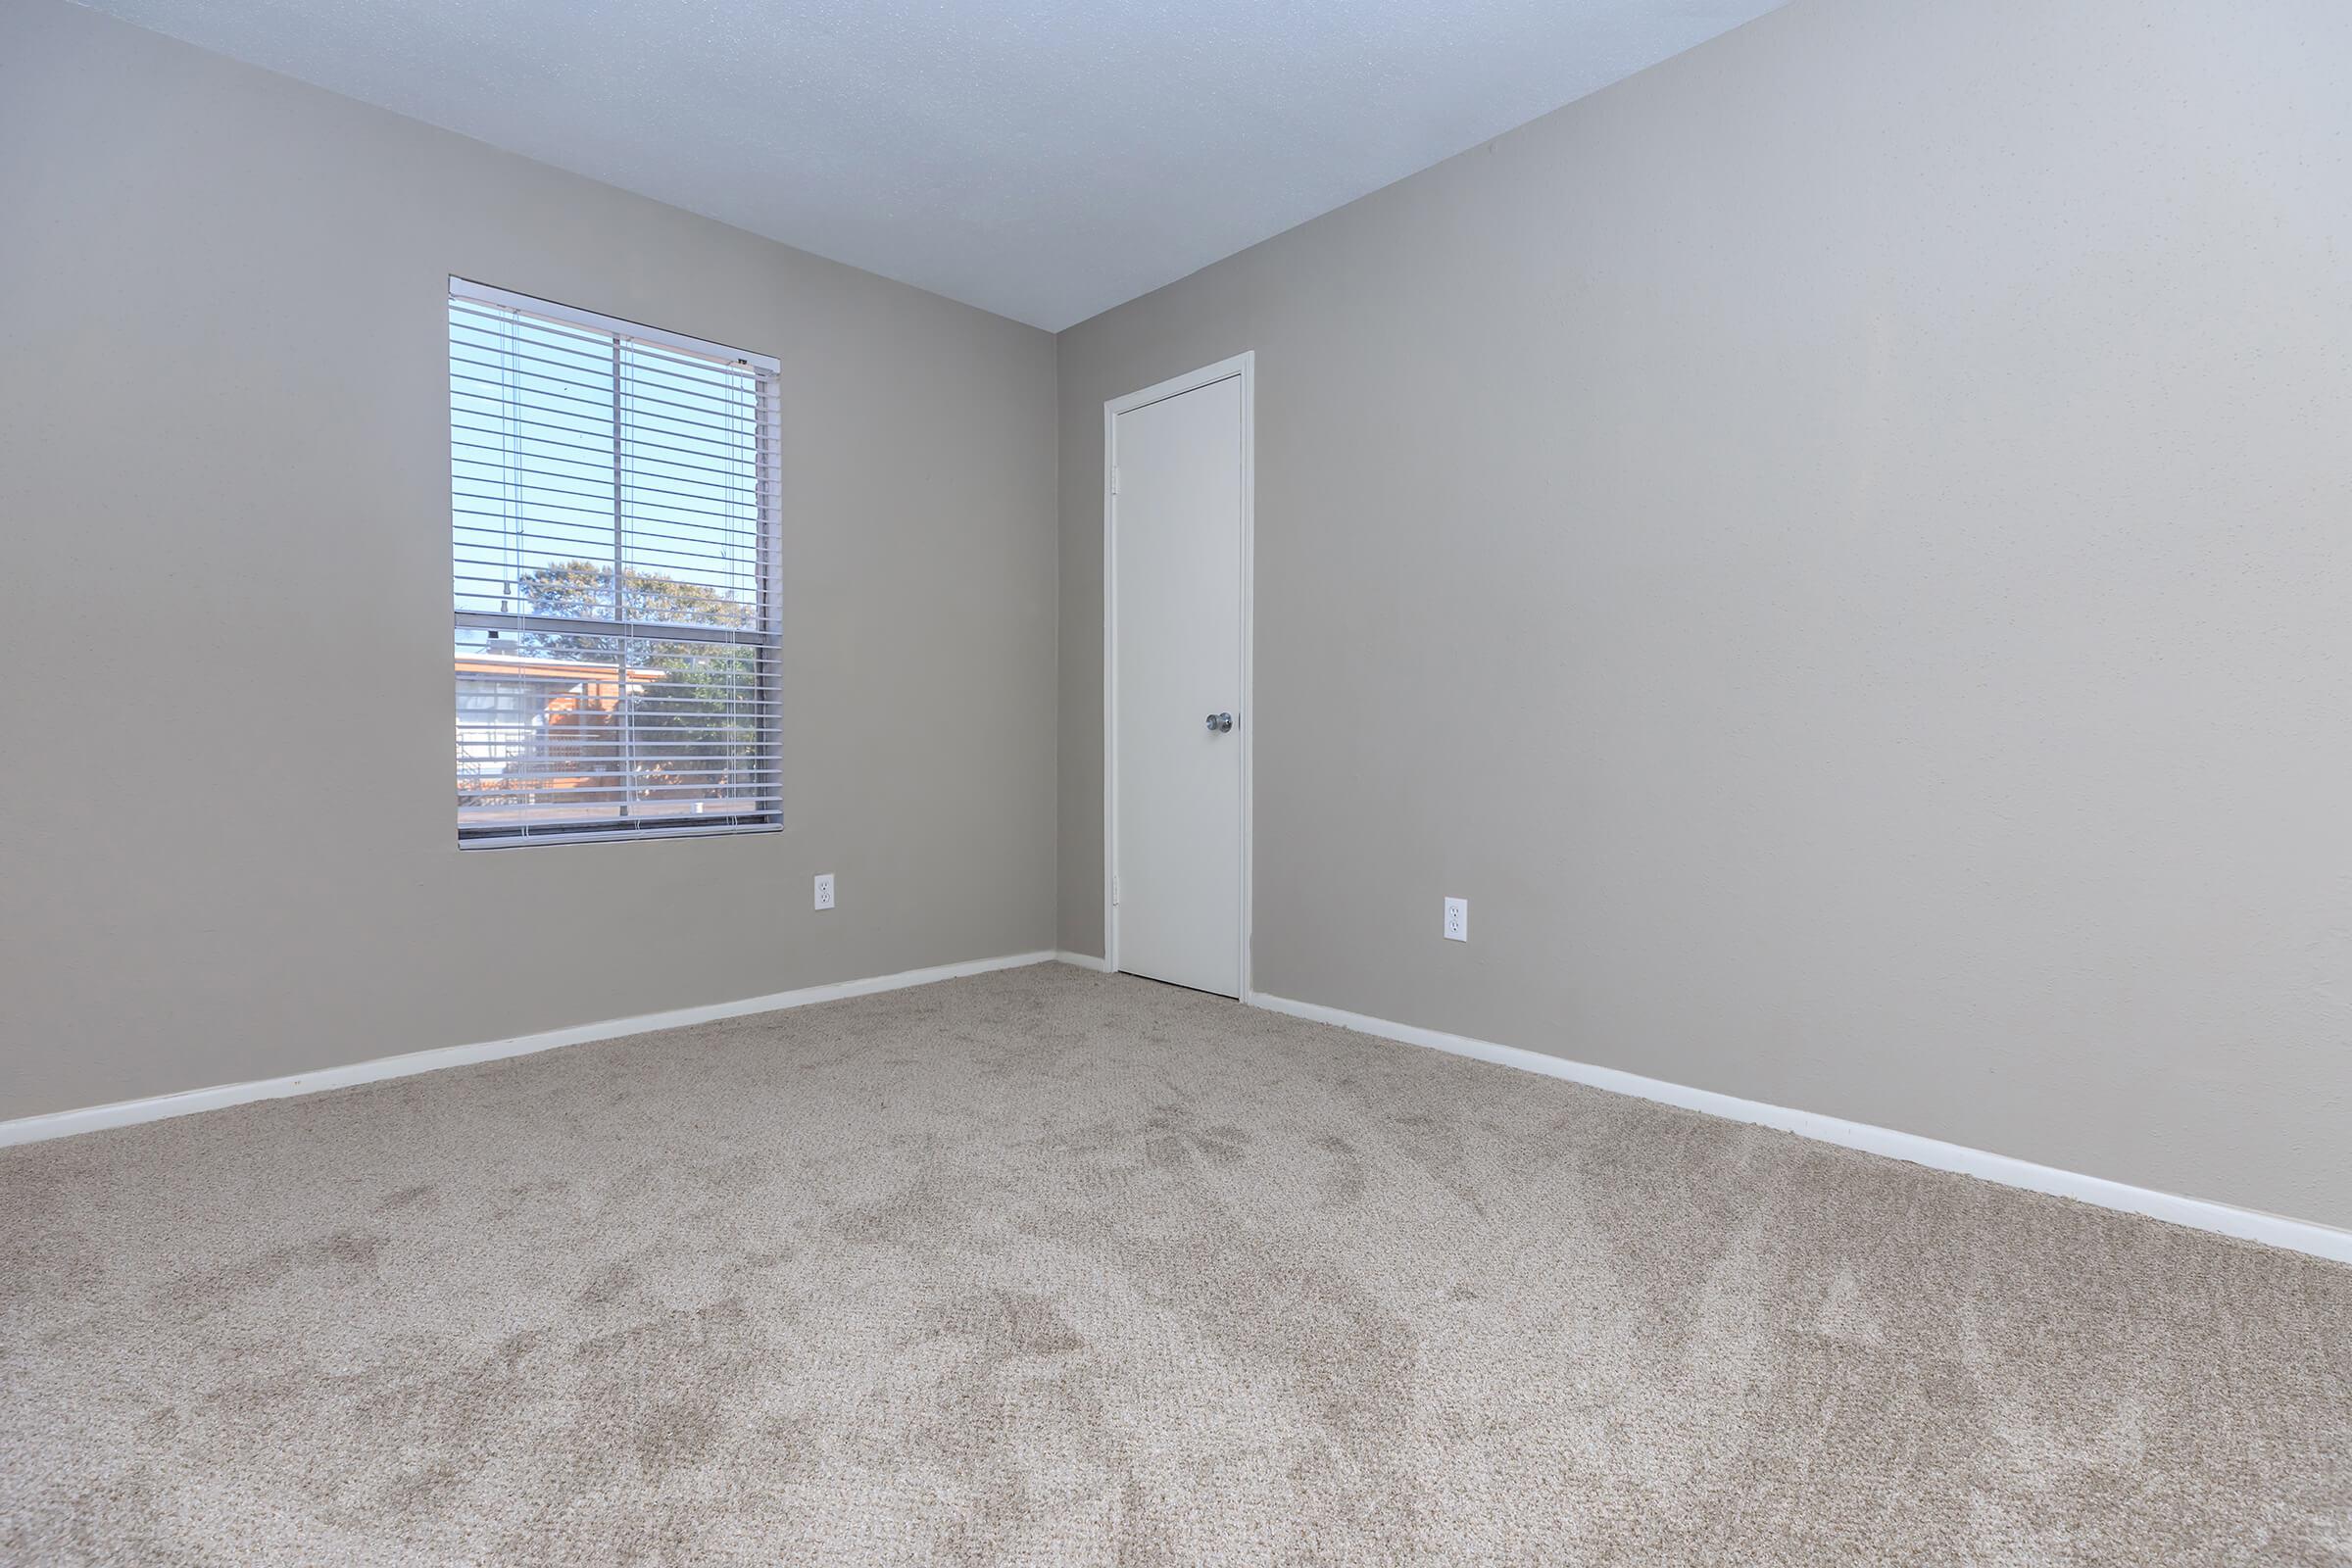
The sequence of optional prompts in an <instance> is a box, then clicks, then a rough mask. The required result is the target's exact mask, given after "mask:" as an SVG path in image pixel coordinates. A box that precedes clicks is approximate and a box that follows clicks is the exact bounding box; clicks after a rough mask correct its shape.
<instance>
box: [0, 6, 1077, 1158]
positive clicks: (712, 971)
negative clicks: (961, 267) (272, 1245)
mask: <svg viewBox="0 0 2352 1568" xmlns="http://www.w3.org/2000/svg"><path fill="white" fill-rule="evenodd" d="M452 272H457V273H460V274H463V275H466V276H470V277H476V278H480V279H482V280H483V281H485V282H490V283H496V284H499V285H502V286H505V287H508V288H514V289H519V290H522V291H524V292H526V293H533V294H538V295H542V296H545V297H549V298H553V299H559V300H564V301H568V302H571V303H574V304H578V305H582V306H586V307H588V308H590V309H594V310H598V311H603V312H607V313H609V314H612V315H615V316H619V317H623V318H628V319H638V320H644V321H649V322H653V323H656V324H658V325H661V326H664V327H669V328H672V329H675V330H678V331H683V332H689V333H693V334H697V335H700V336H704V337H708V338H713V339H716V340H718V341H721V342H726V343H731V344H737V345H740V346H743V347H746V348H752V349H759V350H764V351H767V352H771V353H774V354H776V355H778V356H780V357H781V359H782V360H783V364H784V374H783V416H784V430H785V443H786V465H785V495H784V506H785V518H786V546H785V549H786V557H785V561H786V573H787V577H788V588H787V594H788V603H787V637H788V646H787V659H788V670H789V674H788V684H787V693H786V696H787V702H788V719H787V726H788V727H787V733H786V760H785V786H786V796H787V809H788V814H789V819H790V823H791V826H790V829H789V831H787V832H784V833H781V834H775V835H768V836H763V837H747V838H734V839H711V840H699V841H690V842H674V841H673V842H669V843H647V844H618V845H566V846H562V847H555V848H533V849H521V850H506V851H499V852H483V853H469V854H466V855H463V856H462V855H460V854H459V852H458V850H457V847H456V844H455V842H454V835H455V825H454V817H453V811H454V801H453V797H452V795H451V789H450V756H451V753H450V745H451V741H450V736H451V728H450V723H451V719H450V712H451V710H450V674H449V642H448V637H449V626H448V618H449V592H450V590H449V550H450V541H449V480H448V446H447V440H448V381H447V355H446V348H445V341H446V340H445V334H444V331H443V326H442V312H443V298H444V295H445V279H446V277H447V275H448V274H449V273H452ZM1054 441H1055V431H1054V342H1053V339H1052V338H1051V337H1049V336H1047V335H1046V334H1045V333H1042V332H1038V331H1035V330H1032V329H1030V328H1028V327H1023V326H1018V325H1015V324H1013V323H1011V322H1008V321H1005V320H1002V319H997V318H994V317H990V316H987V315H984V314H982V313H980V312H978V311H973V310H969V309H966V308H964V307H961V306H957V305H953V304H950V303H948V302H946V301H944V300H940V299H938V298H935V297H932V296H929V295H926V294H922V293H919V292H917V291H915V290H912V289H909V288H906V287H902V286H900V285H897V284H893V283H887V282H884V281H882V280H880V279H878V278H875V277H871V276H867V275H865V274H862V273H859V272H857V271H854V270H849V269H847V268H843V267H838V266H834V265H832V264H830V263H826V262H821V261H818V260H816V259H814V258H812V257H809V256H806V255H802V254H800V253H798V252H795V251H791V250H787V249H785V248H783V247H780V246H777V245H774V244H770V243H768V242H767V241H764V240H760V239H757V238H754V237H752V236H750V235H747V234H743V233H740V232H737V231H734V230H731V229H728V228H725V227H722V226H720V225H718V224H715V223H711V222H708V221H703V220H700V219H696V218H692V217H688V216H686V215H685V214H682V213H679V212H676V211H673V210H671V209H667V208H664V207H661V206H659V205H656V204H654V203H652V202H647V201H642V200H639V199H637V198H635V197H631V196H626V195H623V194H620V193H619V192H617V191H614V190H612V189H609V188H606V187H603V186H599V185H596V184H593V183H591V182H589V181H586V180H582V179H578V178H574V177H572V176H570V175H567V174H563V173H559V172H555V171H553V170H550V169H547V168H544V167H541V166H538V165H534V164H531V163H528V162H525V161H522V160H520V159H516V158H512V157H508V156H506V155H504V154H501V153H497V152H494V151H492V150H490V149H488V148H486V147H483V146H481V145H479V144H477V143H473V142H469V141H466V140H465V139H463V138H461V137H458V136H454V135H450V134H447V133H445V132H442V131H438V130H433V129H429V128H427V127H425V126H423V125H420V124H417V123H414V122H409V121H404V120H401V119H399V118H397V117H394V116H392V115H389V114H385V113H382V112H380V111H377V110H374V109H369V108H365V107H363V106H361V105H358V104H355V103H352V102H349V101H347V100H343V99H339V98H335V97H332V96H330V95H328V94H326V93H323V92H319V91H317V90H315V89H312V88H309V87H305V86H301V85H298V84H296V83H293V82H291V81H287V80H285V79H283V78H279V77H275V76H271V75H269V74H267V73H261V72H258V71H255V70H252V69H249V68H247V67H244V66H240V65H235V64H232V63H230V62H228V61H225V60H222V59H220V58H217V57H214V56H209V55H206V54H203V53H200V52H199V51H197V50H195V49H192V48H189V47H187V46H185V45H183V44H179V43H175V42H172V41H170V40H167V39H164V38H161V37H158V36H155V35H153V34H150V33H145V32H141V31H137V30H134V29H132V28H130V27H127V26H125V25H121V24H119V23H116V22H113V21H110V20H107V19H104V18H101V17H98V16H95V15H93V14H91V13H88V12H84V11H80V10H76V9H73V8H71V7H68V6H65V5H62V4H56V3H52V0H8V3H6V4H4V5H0V525H4V537H5V551H6V559H5V566H4V568H0V578H4V580H5V583H6V602H7V603H6V613H5V615H4V616H0V664H4V665H5V668H6V671H7V674H6V678H5V680H4V681H0V802H4V803H5V809H4V812H0V966H4V968H5V973H4V975H0V1117H7V1116H14V1115H22V1114H25V1113H27V1112H33V1111H42V1110H50V1109H56V1108H59V1107H64V1106H72V1105H81V1104H89V1103H97V1102H104V1101H111V1100H118V1099H123V1098H125V1097H131V1096H143V1095H151V1094H156V1093H160V1092H165V1091H170V1090H176V1089H185V1088H190V1087H195V1086H200V1085H206V1084H215V1083H221V1082H226V1081H234V1080H240V1079H248V1078H255V1077H262V1076H268V1075H272V1074H278V1073H288V1072H294V1071H298V1070H302V1069H307V1068H316V1067H320V1066H325V1065H328V1064H331V1063H335V1062H340V1061H348V1060H354V1059H362V1058H366V1057H369V1056H376V1055H382V1054H390V1053H396V1052H407V1051H415V1050H419V1049H423V1048H427V1047H433V1046H443V1045H450V1044H453V1043H458V1042H463V1041H470V1040H480V1039H486V1038H495V1037H499V1036H503V1035H508V1034H515V1033H521V1032H526V1031H532V1030H539V1029H546V1028H550V1027H554V1026H558V1025H562V1024H565V1023H571V1022H577V1021H582V1020H588V1019H596V1018H606V1017H613V1016H616V1015H625V1014H631V1013H638V1012H643V1011H647V1010H651V1009H657V1008H664V1007H673V1006H679V1005H690V1004H696V1003H708V1002H714V1001H720V1000H725V999H730V998H738V997H747V996H757V995H761V994H764V993H768V992H774V991H781V990H785V989H788V988H791V987H796V986H803V985H809V984H812V983H817V982H822V981H829V980H841V979H848V978H853V977H858V976H863V975H872V974H881V973H887V972H891V971H895V970H900V969H907V968H912V967H916V966H920V965H927V964H935V963H945V962H949V961H953V960H956V959H965V958H980V957H987V956H996V955H1003V954H1009V953H1014V952H1019V951H1024V950H1035V949H1039V948H1046V947H1051V946H1052V945H1053V938H1054V872H1053V867H1054V613H1055V612H1054V569H1055V566H1054ZM820 870H830V871H834V872H836V873H838V874H839V876H840V878H841V907H839V908H838V909H837V910H835V911H834V912H832V913H830V914H827V915H822V916H819V915H816V914H814V913H812V912H811V911H810V909H809V877H810V875H811V874H812V873H814V872H816V871H820Z"/></svg>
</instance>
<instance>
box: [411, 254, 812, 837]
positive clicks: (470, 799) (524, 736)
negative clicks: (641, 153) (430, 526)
mask: <svg viewBox="0 0 2352 1568" xmlns="http://www.w3.org/2000/svg"><path fill="white" fill-rule="evenodd" d="M775 374H776V362H775V361H773V360H770V359H765V358H762V357H760V356H759V355H753V354H740V353H737V352H736V351H735V350H733V349H725V348H720V347H718V346H717V345H716V344H711V343H701V342H697V341H695V340H693V339H691V338H681V337H677V336H674V335H672V334H669V333H665V332H656V331H652V330H649V329H647V328H645V327H640V326H632V325H630V324H629V323H628V322H626V321H615V320H611V319H607V318H604V317H601V316H591V315H589V314H588V313H586V312H584V311H575V310H571V309H569V308H568V307H565V306H561V305H549V304H546V303H543V302H541V301H538V300H531V299H525V298H523V297H522V296H520V295H515V294H508V293H505V292H503V291H501V290H498V289H493V288H484V287H482V286H481V285H479V284H475V283H468V282H466V281H464V280H463V279H460V278H454V277H453V278H451V279H450V282H449V444H450V496H451V500H450V510H451V514H452V522H453V545H454V549H453V552H452V556H453V560H454V563H455V569H454V577H453V583H452V586H453V588H454V590H455V599H456V605H457V627H456V632H457V635H456V641H455V665H456V675H457V779H458V842H459V843H460V844H461V845H466V846H483V845H494V844H534V843H541V842H547V841H553V840H580V839H612V838H641V837H646V836H649V835H665V834H680V833H712V832H740V831H743V830H746V829H754V828H772V827H775V826H777V825H778V824H779V823H780V821H781V820H782V809H783V803H782V799H781V785H780V760H781V759H780V751H781V737H780V729H779V724H778V711H777V703H778V692H777V648H778V644H779V642H780V641H781V626H782V621H781V616H780V613H779V607H778V603H777V601H778V597H779V594H778V588H779V577H778V567H777V547H778V543H779V537H778V527H777V522H776V445H777V429H776V391H775Z"/></svg>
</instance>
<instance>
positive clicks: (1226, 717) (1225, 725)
mask: <svg viewBox="0 0 2352 1568" xmlns="http://www.w3.org/2000/svg"><path fill="white" fill-rule="evenodd" d="M1231 728H1233V715H1232V714H1231V713H1211V714H1209V715H1208V732H1209V733H1210V734H1211V735H1222V734H1224V733H1225V732H1226V731H1227V730H1229V729H1231Z"/></svg>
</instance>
